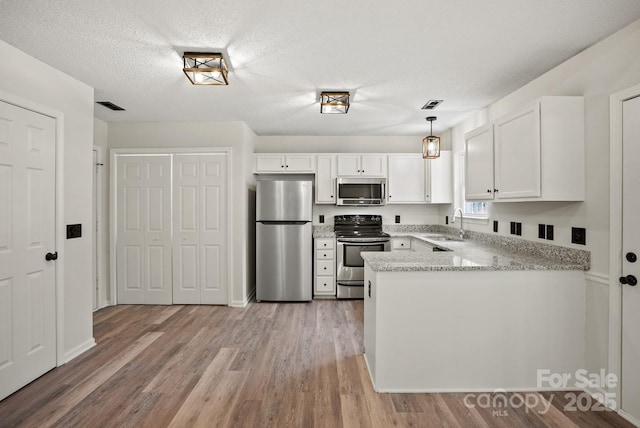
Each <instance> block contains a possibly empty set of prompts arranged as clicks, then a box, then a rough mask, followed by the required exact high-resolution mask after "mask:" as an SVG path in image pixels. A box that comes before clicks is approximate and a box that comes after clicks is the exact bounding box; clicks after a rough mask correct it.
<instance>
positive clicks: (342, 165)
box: [338, 155, 360, 176]
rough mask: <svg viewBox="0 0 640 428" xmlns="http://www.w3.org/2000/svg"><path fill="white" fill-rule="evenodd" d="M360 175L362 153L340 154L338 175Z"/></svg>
mask: <svg viewBox="0 0 640 428" xmlns="http://www.w3.org/2000/svg"><path fill="white" fill-rule="evenodd" d="M345 175H346V176H349V175H360V155H339V156H338V176H345Z"/></svg>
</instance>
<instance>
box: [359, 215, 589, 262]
mask: <svg viewBox="0 0 640 428" xmlns="http://www.w3.org/2000/svg"><path fill="white" fill-rule="evenodd" d="M426 228H427V230H428V231H420V232H415V231H402V230H398V231H388V232H389V233H390V234H391V236H392V237H410V238H411V239H414V240H417V241H421V242H423V243H426V244H428V245H432V246H437V247H441V248H446V249H449V250H451V251H439V252H438V251H437V252H433V251H398V252H384V253H380V252H371V253H362V258H363V259H364V260H365V261H366V262H367V263H368V265H369V266H371V268H372V269H373V270H374V271H378V272H410V271H453V270H462V271H477V270H486V271H493V270H588V269H589V267H590V253H589V252H588V251H585V250H578V249H572V248H566V247H560V246H557V245H549V244H543V243H537V242H532V241H527V240H524V239H516V238H510V237H500V236H497V237H491V235H489V237H487V236H480V235H488V234H484V233H473V232H467V233H468V234H469V235H470V236H469V238H467V239H465V240H464V241H449V240H446V241H441V240H437V239H438V238H437V236H443V232H452V231H453V230H454V229H453V228H450V227H446V226H427V227H426ZM438 231H439V235H438V234H437V233H438ZM444 236H446V235H444ZM449 236H451V237H453V238H455V237H456V235H454V234H451V235H449ZM433 238H435V239H436V240H434V239H433Z"/></svg>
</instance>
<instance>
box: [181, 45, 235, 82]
mask: <svg viewBox="0 0 640 428" xmlns="http://www.w3.org/2000/svg"><path fill="white" fill-rule="evenodd" d="M182 59H183V60H184V68H183V69H182V71H184V74H186V75H187V77H188V78H189V81H191V83H193V84H194V85H228V84H229V80H228V78H227V75H228V74H229V69H228V68H227V63H226V62H225V60H224V57H223V56H222V54H221V53H198V52H185V53H184V55H182Z"/></svg>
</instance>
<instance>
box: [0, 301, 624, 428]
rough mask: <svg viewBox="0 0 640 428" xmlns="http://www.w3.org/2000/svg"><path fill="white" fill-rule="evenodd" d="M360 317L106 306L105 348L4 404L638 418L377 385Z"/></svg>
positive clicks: (522, 423) (300, 415) (513, 422)
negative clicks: (385, 389)
mask: <svg viewBox="0 0 640 428" xmlns="http://www.w3.org/2000/svg"><path fill="white" fill-rule="evenodd" d="M362 319H363V304H362V301H330V300H318V301H314V302H312V303H290V304H282V303H280V304H276V303H251V304H250V305H249V306H248V307H246V308H242V309H239V308H227V307H221V306H124V305H123V306H116V307H110V308H106V309H103V310H100V311H98V312H96V313H95V314H94V323H95V324H94V335H95V338H96V341H97V343H98V345H97V346H96V347H95V348H93V349H91V350H90V351H88V352H86V353H85V354H83V355H81V356H80V357H78V358H77V359H75V360H73V361H72V362H70V363H69V364H67V365H65V366H62V367H59V368H57V369H54V370H52V371H51V372H49V373H47V374H46V375H44V376H43V377H41V378H40V379H38V380H36V381H34V382H33V383H31V384H30V385H27V386H26V387H24V388H23V389H21V390H20V391H18V392H16V393H15V394H13V395H11V396H10V397H7V398H6V399H5V400H3V401H1V402H0V427H3V428H4V427H49V426H54V427H305V428H306V427H331V428H336V427H432V426H433V427H442V426H446V427H494V426H495V427H546V426H548V427H587V426H588V427H607V426H611V427H632V425H631V424H629V423H628V422H626V421H625V420H624V419H622V418H621V417H620V416H618V415H617V414H615V413H614V412H611V411H598V412H596V411H588V412H571V411H565V406H566V405H567V400H566V399H565V398H564V397H563V395H564V393H544V394H537V393H526V394H525V393H522V394H518V393H509V394H503V395H504V397H498V398H505V399H508V400H511V402H512V403H516V404H517V403H520V400H525V399H526V402H527V403H529V405H528V406H527V405H516V406H510V407H502V408H498V407H496V408H493V407H491V408H484V407H483V406H480V405H476V406H475V407H468V406H466V405H465V396H466V394H377V393H375V392H374V391H373V388H372V386H371V382H370V380H369V375H368V372H367V368H366V364H365V362H364V358H363V356H362V352H363V344H362ZM492 397H493V398H495V395H492ZM467 402H468V403H469V402H471V403H475V404H478V403H479V400H478V399H477V398H476V399H471V400H469V398H467ZM549 402H550V403H549ZM485 407H486V406H485ZM544 409H546V410H547V411H546V412H545V411H544Z"/></svg>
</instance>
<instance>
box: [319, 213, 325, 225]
mask: <svg viewBox="0 0 640 428" xmlns="http://www.w3.org/2000/svg"><path fill="white" fill-rule="evenodd" d="M319 221H320V223H324V215H322V214H320V220H319Z"/></svg>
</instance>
